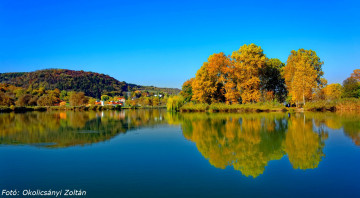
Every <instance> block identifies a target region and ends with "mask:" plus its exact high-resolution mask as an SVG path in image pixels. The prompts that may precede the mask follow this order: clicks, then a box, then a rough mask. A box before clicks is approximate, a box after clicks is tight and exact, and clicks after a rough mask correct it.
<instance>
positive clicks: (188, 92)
mask: <svg viewBox="0 0 360 198" xmlns="http://www.w3.org/2000/svg"><path fill="white" fill-rule="evenodd" d="M193 81H194V78H191V79H190V80H187V81H185V82H184V84H183V85H182V88H181V92H180V95H182V96H183V97H184V100H185V102H190V100H191V98H192V96H193V91H192V83H193Z"/></svg>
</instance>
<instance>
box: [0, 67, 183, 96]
mask: <svg viewBox="0 0 360 198" xmlns="http://www.w3.org/2000/svg"><path fill="white" fill-rule="evenodd" d="M0 83H8V84H11V85H15V86H17V87H23V88H31V89H37V88H39V87H44V88H45V89H55V88H58V89H60V90H67V91H77V92H80V91H81V92H84V93H85V95H87V96H91V97H95V98H100V96H101V95H102V94H108V93H114V94H117V95H123V94H124V92H127V91H134V90H143V91H145V90H146V91H147V90H149V91H159V92H165V93H168V94H176V93H179V92H180V90H179V89H173V88H158V87H153V86H141V85H135V84H128V83H126V82H124V81H118V80H116V79H115V78H113V77H111V76H109V75H105V74H99V73H95V72H85V71H75V70H67V69H45V70H38V71H34V72H15V73H2V74H0Z"/></svg>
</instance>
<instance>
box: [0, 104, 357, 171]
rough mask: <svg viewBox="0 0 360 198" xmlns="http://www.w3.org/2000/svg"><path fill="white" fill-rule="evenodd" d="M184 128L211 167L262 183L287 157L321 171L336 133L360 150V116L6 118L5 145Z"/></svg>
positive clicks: (2, 126) (51, 144)
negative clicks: (268, 169) (275, 164)
mask: <svg viewBox="0 0 360 198" xmlns="http://www.w3.org/2000/svg"><path fill="white" fill-rule="evenodd" d="M160 124H169V125H176V126H180V127H181V128H182V132H183V136H184V137H185V138H186V139H188V140H190V141H192V142H194V143H195V144H196V147H197V148H198V150H199V152H200V153H201V154H202V155H203V156H204V158H206V159H207V160H208V161H209V163H210V164H211V165H213V166H214V167H216V168H221V169H225V168H226V167H232V168H233V169H235V170H238V171H240V172H241V173H242V174H243V175H245V176H247V177H254V178H256V177H258V176H259V175H261V174H262V173H263V172H264V171H265V167H266V166H267V165H268V163H269V162H270V161H272V160H279V159H281V158H283V157H284V156H287V158H288V160H289V162H290V163H291V165H292V167H293V168H294V169H302V170H307V169H315V168H317V167H318V166H319V164H320V163H321V160H322V159H323V158H324V157H325V154H324V147H325V144H326V139H327V138H328V136H329V134H330V135H331V131H332V130H338V131H340V132H343V133H344V134H345V135H346V136H348V137H349V138H351V139H352V141H353V142H354V143H355V144H356V145H360V116H359V115H358V114H335V113H306V114H286V113H248V114H229V113H228V114H220V113H216V114H206V113H184V114H173V113H169V112H166V111H165V110H159V109H154V110H125V111H105V112H71V111H69V112H57V111H55V112H29V113H24V114H14V113H6V114H0V144H3V145H9V144H11V145H35V146H40V147H47V148H59V147H68V146H75V145H86V144H92V143H97V142H102V141H106V140H109V139H111V138H113V137H115V136H116V135H118V134H121V133H126V132H128V131H129V130H131V129H135V128H139V127H153V126H157V125H160Z"/></svg>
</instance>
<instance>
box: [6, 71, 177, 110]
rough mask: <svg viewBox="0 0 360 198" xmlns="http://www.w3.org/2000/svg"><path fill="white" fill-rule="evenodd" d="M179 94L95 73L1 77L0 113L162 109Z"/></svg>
mask: <svg viewBox="0 0 360 198" xmlns="http://www.w3.org/2000/svg"><path fill="white" fill-rule="evenodd" d="M179 92H180V90H179V89H173V88H157V87H154V86H139V85H135V84H128V83H125V82H120V81H118V80H116V79H114V78H112V77H110V76H108V75H104V74H98V73H94V72H84V71H73V70H65V69H48V70H39V71H35V72H21V73H3V74H0V112H10V111H15V112H23V111H44V110H111V109H120V108H162V107H165V106H166V103H167V98H168V96H169V95H172V94H177V93H179ZM100 100H102V101H103V103H102V104H101V102H100ZM119 101H122V102H121V104H120V102H119ZM120 105H121V106H120Z"/></svg>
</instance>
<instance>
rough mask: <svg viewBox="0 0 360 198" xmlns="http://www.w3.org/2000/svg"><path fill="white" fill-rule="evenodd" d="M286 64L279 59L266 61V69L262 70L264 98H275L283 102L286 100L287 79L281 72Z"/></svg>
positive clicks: (261, 78) (261, 80)
mask: <svg viewBox="0 0 360 198" xmlns="http://www.w3.org/2000/svg"><path fill="white" fill-rule="evenodd" d="M284 66H285V64H284V63H282V62H281V61H280V60H279V59H277V58H271V59H268V60H267V61H266V64H265V67H263V68H262V69H261V70H260V82H261V91H262V94H263V97H264V98H271V95H272V96H273V98H275V99H276V100H277V101H280V102H283V101H284V100H285V98H286V94H287V90H286V87H285V79H284V78H283V77H282V75H281V72H282V69H283V68H284Z"/></svg>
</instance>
